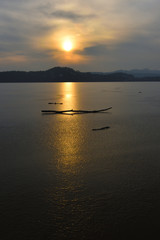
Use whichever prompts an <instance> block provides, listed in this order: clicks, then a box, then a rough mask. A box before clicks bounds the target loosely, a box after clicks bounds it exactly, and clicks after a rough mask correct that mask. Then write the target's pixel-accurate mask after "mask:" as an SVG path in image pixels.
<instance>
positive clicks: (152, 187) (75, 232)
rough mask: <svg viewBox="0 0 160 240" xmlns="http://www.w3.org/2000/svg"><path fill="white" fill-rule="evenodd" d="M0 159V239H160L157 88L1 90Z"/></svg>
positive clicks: (65, 85) (46, 85)
mask: <svg viewBox="0 0 160 240" xmlns="http://www.w3.org/2000/svg"><path fill="white" fill-rule="evenodd" d="M49 102H53V103H54V102H57V103H63V104H48V103H49ZM110 106H112V109H110V110H108V111H107V112H106V113H90V114H76V115H66V114H63V115H62V114H42V113H41V110H46V109H50V110H52V109H54V110H66V109H76V110H77V109H81V110H82V109H83V110H97V109H103V108H107V107H110ZM106 126H108V127H109V128H108V129H104V130H99V131H93V130H92V129H93V128H102V127H106ZM0 154H1V155H0V156H1V157H0V189H1V190H0V213H1V217H0V221H1V222H0V226H1V231H0V239H2V240H10V239H17V240H22V239H23V240H32V239H33V240H41V239H45V240H47V239H49V240H50V239H55V240H64V239H67V240H69V239H71V240H72V239H73V240H75V239H76V240H79V239H81V240H83V239H84V240H90V239H92V240H94V239H99V240H103V239H109V240H112V239H145V238H146V237H147V236H149V237H150V238H151V239H153V237H154V236H155V235H156V234H159V231H158V228H159V224H160V223H159V216H160V83H149V82H146V83H144V82H143V83H141V82H136V83H120V82H117V83H28V84H27V83H22V84H18V83H14V84H10V83H8V84H0Z"/></svg>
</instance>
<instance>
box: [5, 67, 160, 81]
mask: <svg viewBox="0 0 160 240" xmlns="http://www.w3.org/2000/svg"><path fill="white" fill-rule="evenodd" d="M127 81H160V77H144V78H137V77H135V76H134V75H132V74H129V73H128V72H127V73H126V72H119V71H118V72H113V73H108V74H107V73H106V74H105V73H101V74H100V73H91V72H80V71H75V70H74V69H72V68H68V67H54V68H51V69H48V70H46V71H35V72H33V71H31V72H25V71H8V72H0V82H127Z"/></svg>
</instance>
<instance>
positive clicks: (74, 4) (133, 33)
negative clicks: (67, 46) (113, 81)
mask: <svg viewBox="0 0 160 240" xmlns="http://www.w3.org/2000/svg"><path fill="white" fill-rule="evenodd" d="M159 12H160V3H159V0H152V1H151V0H141V1H139V0H112V1H106V0H99V1H97V0H88V1H86V0H74V1H73V0H70V1H69V2H68V1H67V0H61V1H59V0H47V1H45V2H44V1H43V0H34V1H31V0H27V1H26V0H14V1H13V0H5V1H4V0H0V56H1V62H2V58H4V59H7V57H8V56H10V57H8V59H12V60H13V61H14V59H15V61H17V62H18V60H20V57H17V56H19V55H21V56H22V55H23V56H25V57H26V58H23V59H25V61H23V63H24V64H25V63H26V62H27V61H28V62H27V64H28V65H27V64H26V65H27V66H28V67H29V64H30V63H31V62H32V63H33V62H35V63H36V61H37V64H36V66H38V64H39V66H41V67H42V66H43V62H45V63H44V64H49V65H51V64H56V63H58V64H60V61H59V59H60V58H58V56H61V59H62V58H63V54H64V53H63V52H62V51H61V49H60V47H61V46H60V45H61V41H63V38H64V37H67V36H69V37H71V38H72V40H73V42H74V45H75V49H74V53H75V54H76V58H75V59H77V61H76V64H77V66H78V59H83V57H86V58H87V57H88V58H89V60H90V61H88V62H87V64H86V68H87V66H88V68H91V67H95V66H96V68H102V66H103V67H104V68H105V66H106V65H107V66H109V68H117V67H118V66H120V65H121V64H122V63H123V64H124V68H125V66H126V67H129V65H130V66H131V68H132V65H135V64H137V65H138V64H141V65H143V66H144V65H145V64H148V65H149V64H150V65H153V64H155V63H156V61H157V62H158V61H160V57H159V56H160V50H159V49H160V40H159V39H160V25H159V22H160V14H159ZM56 54H57V55H56ZM11 56H13V57H11ZM15 56H16V57H15ZM78 56H79V57H78ZM64 58H65V56H64ZM136 58H137V59H138V60H137V59H136ZM57 59H58V61H59V62H56V61H57ZM68 59H69V58H68ZM13 61H10V63H11V62H13ZM81 62H82V61H81ZM68 63H69V64H71V61H69V62H68ZM142 63H143V64H142ZM6 64H7V61H6ZM66 64H67V60H66ZM79 64H80V65H79V66H81V64H82V63H80V62H79ZM56 65H57V64H56ZM16 66H17V65H16ZM23 66H24V65H23ZM30 67H32V68H34V66H33V64H32V65H31V64H30ZM144 67H145V66H144ZM146 67H148V66H146ZM6 68H7V65H6ZM77 68H78V67H77Z"/></svg>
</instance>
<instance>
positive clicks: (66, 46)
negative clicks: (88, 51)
mask: <svg viewBox="0 0 160 240" xmlns="http://www.w3.org/2000/svg"><path fill="white" fill-rule="evenodd" d="M72 48H73V44H72V42H71V41H70V40H69V39H67V40H66V41H64V43H63V49H64V50H65V51H66V52H69V51H71V50H72Z"/></svg>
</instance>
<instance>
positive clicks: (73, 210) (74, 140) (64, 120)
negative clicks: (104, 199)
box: [52, 83, 86, 236]
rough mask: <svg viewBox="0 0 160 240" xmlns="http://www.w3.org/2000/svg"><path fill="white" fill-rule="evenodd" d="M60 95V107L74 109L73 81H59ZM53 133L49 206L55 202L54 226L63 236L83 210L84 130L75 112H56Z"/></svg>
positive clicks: (76, 225) (72, 228)
mask: <svg viewBox="0 0 160 240" xmlns="http://www.w3.org/2000/svg"><path fill="white" fill-rule="evenodd" d="M61 94H62V95H63V106H61V107H62V108H63V109H73V108H74V109H76V108H77V104H78V102H77V98H76V97H75V96H76V85H75V84H74V83H63V84H61ZM56 117H57V121H56V126H55V127H56V135H55V136H54V147H55V150H56V161H54V163H55V164H56V169H57V170H56V172H57V174H56V182H57V185H56V188H54V191H53V190H52V191H53V192H52V197H53V199H52V202H53V206H55V205H56V209H54V211H56V214H57V218H59V219H60V221H59V220H56V223H55V226H56V228H57V230H56V231H57V232H58V233H59V234H58V235H59V236H61V234H62V235H63V234H65V236H67V235H69V234H70V233H71V232H72V234H73V233H74V232H75V233H76V232H77V231H78V230H79V229H78V228H80V225H79V223H80V221H81V219H83V218H84V214H85V212H86V210H85V207H84V201H83V200H82V199H81V196H83V194H82V192H83V191H84V189H85V188H84V184H83V180H82V179H83V177H82V175H83V168H84V164H85V162H84V161H85V159H84V158H83V154H82V152H83V146H84V132H83V127H82V124H83V121H82V117H81V116H80V115H79V116H78V115H74V116H72V115H65V114H64V115H61V114H60V115H56Z"/></svg>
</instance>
